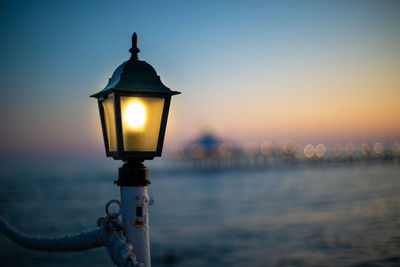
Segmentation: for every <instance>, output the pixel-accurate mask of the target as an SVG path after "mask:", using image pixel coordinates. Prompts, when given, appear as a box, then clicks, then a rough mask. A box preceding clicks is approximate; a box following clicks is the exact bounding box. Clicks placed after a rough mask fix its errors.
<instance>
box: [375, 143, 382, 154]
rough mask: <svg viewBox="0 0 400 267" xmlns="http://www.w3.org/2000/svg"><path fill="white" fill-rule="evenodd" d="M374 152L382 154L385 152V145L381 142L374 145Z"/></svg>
mask: <svg viewBox="0 0 400 267" xmlns="http://www.w3.org/2000/svg"><path fill="white" fill-rule="evenodd" d="M374 151H375V153H376V154H381V153H382V152H383V145H382V144H381V143H380V142H377V143H376V144H375V145H374Z"/></svg>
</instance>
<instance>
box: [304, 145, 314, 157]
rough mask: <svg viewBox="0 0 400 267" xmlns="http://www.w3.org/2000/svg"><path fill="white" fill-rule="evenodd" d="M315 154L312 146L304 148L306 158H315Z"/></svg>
mask: <svg viewBox="0 0 400 267" xmlns="http://www.w3.org/2000/svg"><path fill="white" fill-rule="evenodd" d="M314 153H315V148H314V146H313V145H312V144H308V145H306V146H305V147H304V156H306V158H308V159H310V158H312V157H314Z"/></svg>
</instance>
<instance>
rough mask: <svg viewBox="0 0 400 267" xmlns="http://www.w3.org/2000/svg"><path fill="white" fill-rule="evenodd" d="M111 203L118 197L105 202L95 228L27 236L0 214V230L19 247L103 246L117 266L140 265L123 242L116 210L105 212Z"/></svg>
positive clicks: (63, 249)
mask: <svg viewBox="0 0 400 267" xmlns="http://www.w3.org/2000/svg"><path fill="white" fill-rule="evenodd" d="M111 203H117V204H118V205H120V203H119V201H118V200H111V201H109V202H108V203H107V205H106V213H107V215H106V216H105V217H101V218H99V219H98V221H97V226H98V227H97V228H95V229H92V230H88V231H83V232H81V233H78V234H72V235H65V236H62V237H34V236H29V235H25V234H22V233H20V232H19V231H18V230H17V229H16V228H15V227H14V226H12V225H11V224H10V223H8V222H7V221H6V220H4V219H3V218H1V217H0V232H2V233H3V234H4V235H5V236H7V237H8V238H9V239H10V240H12V241H14V242H15V243H17V244H19V245H20V246H22V247H25V248H28V249H33V250H40V251H48V252H71V251H83V250H88V249H93V248H99V247H103V246H104V247H106V249H107V252H108V254H109V256H110V257H111V259H112V261H113V263H114V264H116V265H118V266H120V267H142V266H143V265H142V264H141V263H138V262H137V260H136V256H135V254H134V252H133V246H132V244H131V243H129V242H126V239H125V237H124V235H123V227H122V225H121V223H120V222H119V220H118V216H119V215H120V212H118V213H112V214H111V213H109V211H108V207H109V205H110V204H111Z"/></svg>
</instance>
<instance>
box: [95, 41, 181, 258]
mask: <svg viewBox="0 0 400 267" xmlns="http://www.w3.org/2000/svg"><path fill="white" fill-rule="evenodd" d="M129 52H131V54H132V55H131V58H130V59H129V60H128V61H125V62H124V63H122V64H121V65H120V66H119V67H118V68H117V69H116V70H115V71H114V73H113V74H112V76H111V78H110V79H109V82H108V84H107V86H106V87H105V88H104V89H103V90H101V91H100V92H98V93H96V94H93V95H91V97H94V98H97V101H98V105H99V112H100V120H101V126H102V131H103V138H104V145H105V150H106V155H107V157H113V158H114V159H117V160H122V161H124V162H125V164H123V166H122V167H120V168H119V170H118V180H117V181H116V183H117V185H118V186H120V190H121V209H122V223H123V225H124V231H125V235H126V238H127V241H128V242H130V243H132V245H133V248H134V252H135V254H136V257H137V260H138V261H139V262H142V263H143V264H144V266H150V241H149V218H148V204H149V200H148V195H147V189H146V187H147V186H148V185H149V184H150V181H149V180H148V169H147V168H146V167H145V166H144V165H143V161H144V160H151V159H153V158H154V157H160V156H161V152H162V147H163V142H164V134H165V128H166V126H167V118H168V110H169V105H170V102H171V96H172V95H176V94H180V92H177V91H172V90H170V89H169V88H168V87H166V86H165V85H164V84H163V83H162V82H161V80H160V77H159V76H158V75H157V73H156V71H155V70H154V68H153V67H152V66H150V65H149V64H148V63H146V62H145V61H141V60H139V59H138V53H139V52H140V50H139V49H138V48H137V35H136V33H134V34H133V36H132V48H131V49H129Z"/></svg>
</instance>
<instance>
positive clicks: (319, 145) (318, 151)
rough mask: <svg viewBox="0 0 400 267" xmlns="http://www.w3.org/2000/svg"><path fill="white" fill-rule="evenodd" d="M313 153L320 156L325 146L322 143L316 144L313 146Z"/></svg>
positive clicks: (324, 150) (323, 154)
mask: <svg viewBox="0 0 400 267" xmlns="http://www.w3.org/2000/svg"><path fill="white" fill-rule="evenodd" d="M315 154H316V155H317V157H318V158H322V157H323V156H325V154H326V147H325V145H324V144H318V145H317V146H316V147H315Z"/></svg>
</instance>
